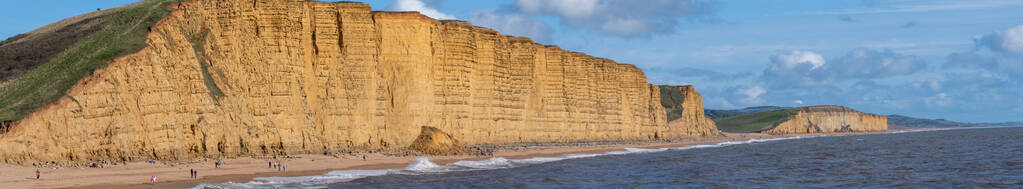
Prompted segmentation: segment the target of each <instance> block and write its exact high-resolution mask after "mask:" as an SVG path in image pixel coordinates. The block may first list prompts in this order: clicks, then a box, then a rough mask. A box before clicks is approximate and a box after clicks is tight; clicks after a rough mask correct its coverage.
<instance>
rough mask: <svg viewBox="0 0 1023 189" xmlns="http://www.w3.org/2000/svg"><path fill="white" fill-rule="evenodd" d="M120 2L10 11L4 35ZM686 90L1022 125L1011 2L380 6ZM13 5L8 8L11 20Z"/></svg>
mask: <svg viewBox="0 0 1023 189" xmlns="http://www.w3.org/2000/svg"><path fill="white" fill-rule="evenodd" d="M128 2H131V1H124V0H116V1H115V0H98V1H7V2H4V3H3V4H4V5H5V6H0V7H3V8H0V9H3V10H2V11H0V22H3V23H5V24H4V25H5V27H3V28H0V37H9V36H13V35H16V34H17V33H23V32H27V31H30V30H31V29H34V28H37V27H40V26H42V25H45V24H48V23H51V22H54V21H57V20H59V19H62V18H66V17H70V16H74V15H78V14H82V13H85V12H89V11H94V10H95V9H96V8H109V7H113V6H118V5H123V4H127V3H128ZM367 3H369V4H370V5H371V6H373V8H374V9H375V10H414V11H420V12H422V13H424V14H426V15H427V16H430V17H434V18H438V19H458V20H468V21H471V22H473V23H474V24H476V25H479V26H484V27H490V28H494V29H497V30H498V31H501V32H502V33H505V34H510V35H517V36H526V37H531V38H533V39H535V40H537V41H539V42H541V43H545V44H553V45H559V46H561V47H562V48H565V49H570V50H573V51H580V52H585V53H587V54H590V55H593V56H598V57H605V58H610V59H613V60H616V61H618V62H621V63H628V64H635V65H637V66H639V67H640V68H642V69H643V70H644V71H645V72H646V73H647V76H648V79H649V80H650V81H651V82H652V83H655V84H693V85H695V86H696V88H697V89H698V90H699V91H700V92H701V93H702V94H703V97H704V103H705V106H706V107H707V108H712V109H732V108H742V107H748V106H760V105H779V106H805V105H819V104H837V105H844V106H849V107H852V108H856V109H859V110H861V111H865V112H871V113H878V114H903V115H909V116H915V117H925V118H944V119H950V120H956V121H967V122H1002V121H1023V116H1021V115H1023V11H1020V10H1023V1H1018V0H971V1H960V0H926V1H923V0H828V1H820V0H786V1H774V0H717V1H713V0H650V1H628V0H495V1H475V0H464V1H461V0H381V1H368V2H367ZM14 7H17V8H14Z"/></svg>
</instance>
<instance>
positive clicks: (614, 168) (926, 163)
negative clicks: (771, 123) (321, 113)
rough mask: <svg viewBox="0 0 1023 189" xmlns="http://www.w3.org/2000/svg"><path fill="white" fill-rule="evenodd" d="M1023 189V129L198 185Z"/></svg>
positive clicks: (743, 144)
mask: <svg viewBox="0 0 1023 189" xmlns="http://www.w3.org/2000/svg"><path fill="white" fill-rule="evenodd" d="M479 187H482V188H495V187H497V188H509V187H510V188H678V187H693V188H792V187H798V188H805V187H812V188H862V187H867V188H920V187H924V188H935V187H936V188H978V187H979V188H1020V187H1023V128H1019V127H1014V128H981V129H958V130H939V131H928V132H904V133H890V134H872V135H850V136H830V137H791V138H778V139H754V140H749V141H733V142H722V143H717V144H708V145H693V146H685V147H673V148H653V149H646V148H626V149H625V150H622V151H613V152H606V153H600V154H568V155H563V156H557V157H536V158H529V159H505V158H500V157H497V158H491V159H487V160H481V161H459V162H455V163H451V164H447V165H438V164H435V163H433V162H430V161H429V160H428V159H426V158H419V159H417V160H415V161H414V162H413V163H411V164H410V165H408V166H407V167H405V168H403V169H390V170H345V171H333V172H330V173H328V174H326V175H318V176H303V177H266V178H256V179H254V180H253V181H250V182H246V183H214V184H201V185H199V186H196V188H479Z"/></svg>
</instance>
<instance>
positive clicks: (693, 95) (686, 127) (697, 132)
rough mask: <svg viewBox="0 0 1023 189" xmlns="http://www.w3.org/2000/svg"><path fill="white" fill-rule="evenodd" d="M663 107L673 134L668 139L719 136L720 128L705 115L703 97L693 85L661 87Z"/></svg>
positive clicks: (670, 133)
mask: <svg viewBox="0 0 1023 189" xmlns="http://www.w3.org/2000/svg"><path fill="white" fill-rule="evenodd" d="M660 92H661V95H660V96H661V106H664V109H665V113H666V114H667V117H668V127H669V128H671V129H672V130H671V132H668V134H669V135H670V136H667V137H679V136H717V135H718V128H717V126H716V125H714V120H711V119H710V118H708V117H707V116H705V114H704V109H703V96H701V95H700V93H699V92H696V88H694V87H693V86H692V85H685V86H666V85H662V86H660Z"/></svg>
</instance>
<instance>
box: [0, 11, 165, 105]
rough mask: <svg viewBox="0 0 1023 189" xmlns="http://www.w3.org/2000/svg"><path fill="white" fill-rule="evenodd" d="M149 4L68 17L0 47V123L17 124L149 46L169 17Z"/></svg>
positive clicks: (19, 36) (6, 41) (7, 41)
mask: <svg viewBox="0 0 1023 189" xmlns="http://www.w3.org/2000/svg"><path fill="white" fill-rule="evenodd" d="M168 2H170V1H168V0H150V1H143V2H139V3H135V4H131V5H128V6H124V7H118V8H114V9H109V10H103V11H97V12H94V13H90V14H86V15H82V16H78V17H73V18H69V19H66V20H63V21H61V22H58V23H54V24H51V25H48V26H46V27H43V28H40V29H38V30H36V31H33V32H29V33H26V34H21V35H18V36H15V37H12V38H10V39H8V40H5V42H4V44H2V45H0V73H3V74H0V83H2V84H0V121H14V120H19V119H21V118H22V117H24V116H25V115H26V114H28V113H29V112H32V111H33V110H36V109H38V108H40V107H42V106H43V105H46V104H48V103H51V102H53V101H55V100H57V99H58V98H61V97H64V96H66V91H67V90H68V89H70V88H71V87H72V86H73V85H75V84H76V83H78V81H80V80H82V79H83V78H85V77H88V76H90V75H92V73H93V71H94V70H96V69H100V68H104V67H106V66H107V64H108V63H109V61H111V60H112V59H113V58H114V57H119V56H124V55H127V54H131V53H135V52H138V51H139V50H141V49H142V48H143V47H146V46H147V44H146V36H147V35H148V34H149V32H150V29H151V27H152V26H153V25H154V24H155V23H156V22H157V21H159V20H161V19H163V18H164V17H166V16H167V15H168V13H170V11H171V9H170V8H168V7H167V5H168Z"/></svg>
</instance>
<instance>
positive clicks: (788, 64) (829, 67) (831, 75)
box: [762, 48, 927, 88]
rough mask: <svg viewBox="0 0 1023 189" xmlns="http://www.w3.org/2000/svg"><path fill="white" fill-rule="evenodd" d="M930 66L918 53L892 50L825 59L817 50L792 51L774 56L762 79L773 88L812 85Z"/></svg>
mask: <svg viewBox="0 0 1023 189" xmlns="http://www.w3.org/2000/svg"><path fill="white" fill-rule="evenodd" d="M926 67H927V64H925V63H924V62H923V61H921V60H919V59H917V58H916V56H909V55H902V54H897V53H895V52H892V51H891V50H888V49H885V50H870V49H865V48H858V49H853V50H852V51H850V52H849V53H848V54H846V55H845V56H841V57H835V58H832V59H830V60H827V61H825V59H824V57H823V56H821V55H820V54H818V53H815V52H810V51H792V52H788V53H782V54H778V55H774V56H772V57H771V66H770V67H768V68H767V69H765V70H764V74H763V75H762V80H763V81H766V82H767V83H768V84H770V86H771V87H774V88H793V87H809V86H821V85H827V84H831V83H833V82H836V81H846V80H852V79H877V78H886V77H894V76H902V75H909V74H913V73H916V72H917V71H920V70H923V69H924V68H926Z"/></svg>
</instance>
